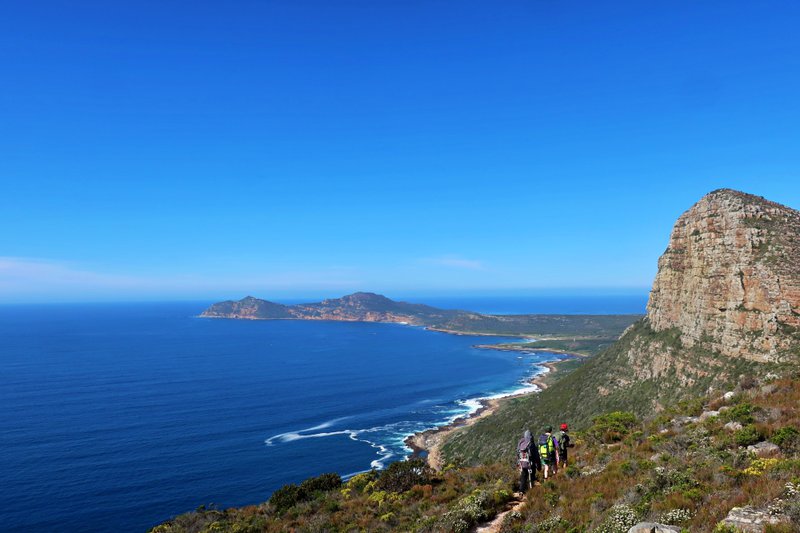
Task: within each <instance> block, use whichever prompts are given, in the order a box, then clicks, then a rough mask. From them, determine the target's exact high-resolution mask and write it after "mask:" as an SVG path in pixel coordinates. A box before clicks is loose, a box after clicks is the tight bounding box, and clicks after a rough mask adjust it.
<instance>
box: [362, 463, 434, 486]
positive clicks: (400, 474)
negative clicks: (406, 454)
mask: <svg viewBox="0 0 800 533" xmlns="http://www.w3.org/2000/svg"><path fill="white" fill-rule="evenodd" d="M430 479H431V471H430V468H429V467H428V465H427V464H426V463H425V461H423V460H422V459H411V460H409V461H397V462H396V463H392V464H390V465H389V467H388V468H387V469H386V470H384V471H383V472H381V474H380V477H379V478H378V480H377V482H376V483H375V486H376V488H378V489H380V490H386V491H389V492H405V491H407V490H410V489H411V487H413V486H414V485H425V484H427V483H428V482H429V481H430Z"/></svg>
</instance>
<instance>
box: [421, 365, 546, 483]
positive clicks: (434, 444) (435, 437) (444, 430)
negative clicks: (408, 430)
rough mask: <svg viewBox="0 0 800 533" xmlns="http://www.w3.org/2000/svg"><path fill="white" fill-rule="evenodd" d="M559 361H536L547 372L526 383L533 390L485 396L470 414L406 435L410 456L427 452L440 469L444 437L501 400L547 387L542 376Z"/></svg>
mask: <svg viewBox="0 0 800 533" xmlns="http://www.w3.org/2000/svg"><path fill="white" fill-rule="evenodd" d="M559 362H560V361H554V362H549V363H538V364H537V366H543V367H546V368H547V369H548V371H547V372H544V373H541V374H537V375H536V376H534V377H533V378H532V379H531V380H530V381H529V382H528V383H530V384H531V385H535V386H536V389H535V390H530V391H526V392H521V393H519V394H512V395H509V396H504V397H502V398H486V399H483V400H481V407H480V409H478V410H477V411H475V412H474V413H472V414H469V415H465V416H462V417H459V418H456V419H455V420H453V421H452V422H451V423H450V424H447V425H446V426H441V427H438V428H435V429H429V430H427V431H423V432H420V433H415V434H414V435H412V436H410V437H408V438H407V439H406V440H405V443H406V446H408V447H409V448H411V449H412V450H413V453H412V457H417V456H420V455H421V454H422V453H424V452H427V454H428V455H427V461H428V464H429V465H430V467H431V468H433V469H434V470H441V469H442V467H444V465H443V464H442V453H441V447H442V444H443V443H444V441H445V439H446V438H447V437H448V436H449V435H450V434H451V433H453V432H454V431H457V430H459V429H461V428H465V427H468V426H471V425H472V424H474V423H475V422H477V421H478V420H480V419H482V418H484V417H487V416H489V415H491V414H493V413H494V412H496V411H497V409H499V408H500V406H501V405H502V404H503V402H505V401H507V400H509V399H511V398H518V397H520V396H524V395H525V394H535V393H537V392H539V391H541V390H543V389H545V388H547V384H546V383H545V381H544V377H545V376H548V375H550V374H551V373H552V372H557V371H558V369H557V365H558V363H559Z"/></svg>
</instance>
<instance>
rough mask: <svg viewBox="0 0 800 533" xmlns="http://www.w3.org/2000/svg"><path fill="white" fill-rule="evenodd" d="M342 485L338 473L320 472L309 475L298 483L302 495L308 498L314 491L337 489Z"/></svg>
mask: <svg viewBox="0 0 800 533" xmlns="http://www.w3.org/2000/svg"><path fill="white" fill-rule="evenodd" d="M341 486H342V478H341V477H339V474H322V475H321V476H317V477H311V478H308V479H306V480H305V481H303V482H302V483H300V490H301V491H302V493H303V496H304V497H306V498H310V497H311V496H313V494H314V493H315V492H327V491H330V490H333V489H338V488H339V487H341Z"/></svg>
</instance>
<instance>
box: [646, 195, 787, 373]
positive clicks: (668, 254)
mask: <svg viewBox="0 0 800 533" xmlns="http://www.w3.org/2000/svg"><path fill="white" fill-rule="evenodd" d="M647 317H648V319H649V322H650V326H651V327H652V328H653V330H655V331H656V332H661V331H667V330H670V329H671V328H677V329H678V330H679V331H680V336H681V341H682V343H683V344H684V345H685V346H686V347H692V346H694V345H696V344H706V345H707V347H708V348H709V349H711V350H713V351H716V352H719V353H720V354H723V355H726V356H730V357H744V358H747V359H751V360H755V361H776V360H778V359H780V357H781V354H782V353H784V352H786V351H787V350H791V349H792V348H793V347H795V346H797V341H798V339H797V336H796V335H793V333H795V332H796V331H797V330H798V328H800V212H798V211H795V210H794V209H790V208H788V207H785V206H782V205H780V204H776V203H774V202H770V201H767V200H765V199H763V198H760V197H757V196H752V195H749V194H744V193H741V192H737V191H732V190H730V189H721V190H718V191H714V192H712V193H710V194H708V195H706V196H705V197H703V198H702V199H701V200H700V201H699V202H697V203H696V204H695V205H694V206H692V208H691V209H689V210H688V211H686V212H685V213H684V214H683V215H682V216H681V217H680V218H679V219H678V221H677V223H676V224H675V228H674V229H673V231H672V236H671V238H670V242H669V246H668V247H667V250H666V251H665V252H664V255H662V256H661V259H659V261H658V275H657V276H656V279H655V282H654V284H653V290H652V293H651V295H650V301H649V303H648V306H647Z"/></svg>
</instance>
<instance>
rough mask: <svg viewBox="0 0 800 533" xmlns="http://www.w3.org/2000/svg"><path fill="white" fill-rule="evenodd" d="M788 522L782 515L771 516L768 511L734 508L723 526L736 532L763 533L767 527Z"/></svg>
mask: <svg viewBox="0 0 800 533" xmlns="http://www.w3.org/2000/svg"><path fill="white" fill-rule="evenodd" d="M781 522H788V518H787V517H785V516H783V515H777V516H775V515H771V514H770V513H769V512H768V511H762V510H759V509H754V508H752V507H734V508H733V509H731V510H730V512H729V513H728V516H727V517H726V518H725V520H723V521H722V523H723V524H725V525H727V526H730V527H732V528H734V529H735V530H736V531H742V532H745V533H763V532H764V531H766V529H767V525H775V524H780V523H781Z"/></svg>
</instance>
